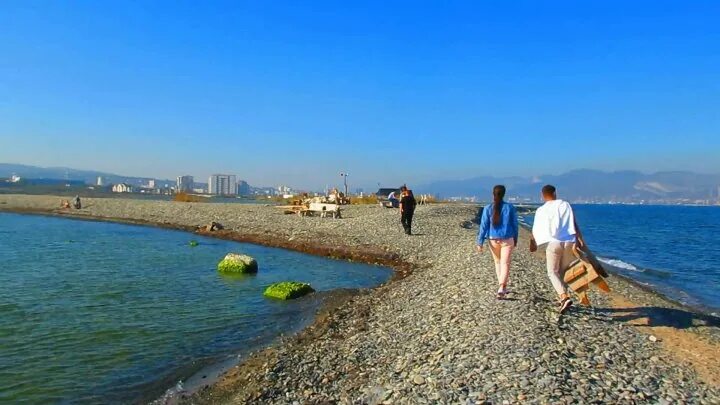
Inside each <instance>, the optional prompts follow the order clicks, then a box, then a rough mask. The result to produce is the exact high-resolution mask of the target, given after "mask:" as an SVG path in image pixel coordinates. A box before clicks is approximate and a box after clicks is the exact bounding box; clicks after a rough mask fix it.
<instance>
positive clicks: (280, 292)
mask: <svg viewBox="0 0 720 405" xmlns="http://www.w3.org/2000/svg"><path fill="white" fill-rule="evenodd" d="M311 292H315V290H313V288H312V287H310V284H307V283H298V282H296V281H283V282H282V283H275V284H272V285H271V286H269V287H268V288H266V289H265V292H264V293H263V295H264V296H266V297H270V298H277V299H280V300H291V299H294V298H300V297H302V296H303V295H307V294H310V293H311Z"/></svg>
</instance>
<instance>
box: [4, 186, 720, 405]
mask: <svg viewBox="0 0 720 405" xmlns="http://www.w3.org/2000/svg"><path fill="white" fill-rule="evenodd" d="M59 201H60V198H59V197H48V196H16V195H0V210H26V211H29V212H55V211H54V210H55V208H56V207H57V206H58V205H59ZM83 202H84V204H85V205H86V208H83V209H82V210H79V211H72V213H73V214H75V215H81V216H88V217H97V218H107V219H113V220H140V221H143V222H149V223H155V224H165V225H173V226H174V225H179V226H181V227H190V226H193V227H194V226H200V225H206V224H208V223H210V222H211V221H216V222H220V223H222V224H223V225H224V226H225V227H226V228H228V229H230V230H231V231H232V232H233V233H234V234H236V235H244V236H245V237H246V238H249V239H252V238H256V239H258V240H262V241H264V243H267V244H274V245H276V246H290V244H292V243H301V244H303V246H320V247H324V248H327V249H331V248H333V247H341V248H343V249H345V250H346V251H347V250H349V251H352V250H357V251H363V252H375V253H376V254H377V257H382V255H383V254H385V256H384V257H386V258H392V259H393V260H395V261H396V262H397V263H398V266H400V263H403V264H404V265H405V266H408V267H410V268H412V270H413V271H412V273H411V274H409V275H408V276H407V277H404V278H402V279H399V280H397V281H394V282H391V283H389V284H386V285H384V286H381V287H379V288H376V289H373V290H371V291H369V292H366V293H363V294H358V295H355V296H353V297H352V298H350V299H349V300H347V301H346V302H344V303H343V304H342V305H339V306H338V307H337V308H334V309H333V310H331V311H329V312H328V313H327V314H324V315H323V316H322V317H321V319H319V320H318V322H316V324H315V325H314V326H312V327H310V328H308V329H307V330H306V331H304V332H302V333H300V335H298V336H296V337H293V338H287V339H284V340H283V341H281V342H280V343H278V344H276V345H275V346H273V347H272V348H269V349H267V350H264V351H262V352H259V353H255V354H254V355H252V356H250V358H249V359H247V360H246V361H245V362H244V363H243V364H241V365H239V366H238V367H236V368H234V369H233V370H231V371H230V372H229V373H228V374H227V375H226V376H225V377H224V378H222V379H221V380H220V381H218V382H217V383H216V384H215V385H214V386H212V387H208V388H207V389H205V390H203V391H201V392H200V393H198V394H196V395H195V396H192V397H190V398H187V399H186V401H187V402H190V403H282V404H286V403H289V404H293V403H298V404H305V403H368V404H379V403H388V404H389V403H408V404H423V403H482V402H486V401H488V402H492V403H498V404H503V403H573V402H574V403H618V402H620V403H638V402H640V403H646V402H650V403H670V402H683V403H686V402H689V403H703V404H716V403H720V373H719V372H718V370H720V364H719V363H720V360H719V357H720V356H718V353H720V351H719V350H718V347H720V320H718V318H716V317H712V316H708V315H704V314H698V313H693V312H692V311H689V310H687V309H685V308H682V307H679V306H677V305H675V304H673V303H670V302H668V301H666V300H664V299H662V298H660V297H658V296H657V295H655V294H653V293H651V292H648V291H644V290H642V289H640V288H638V287H636V286H635V285H634V284H632V283H629V282H627V281H625V280H622V279H620V278H618V277H612V278H610V279H609V283H610V286H611V288H612V289H613V294H611V295H600V294H597V293H592V294H591V296H590V298H591V301H592V302H593V304H594V305H595V307H594V309H592V310H591V309H586V308H578V307H574V308H573V309H571V311H570V312H569V313H568V314H567V315H565V316H563V317H562V318H560V317H559V316H558V315H557V311H556V308H555V297H554V293H553V290H552V287H551V286H550V283H549V281H548V279H547V276H546V272H545V268H544V263H543V262H542V261H541V260H540V259H539V258H537V257H535V256H534V255H531V254H530V253H529V252H527V249H526V246H527V239H526V238H527V235H526V234H525V233H523V234H522V235H521V241H520V244H519V245H520V248H519V249H518V250H516V252H515V254H514V257H513V263H512V268H511V275H510V286H509V288H510V289H511V291H512V294H511V295H510V297H511V298H510V299H509V300H504V301H498V300H496V299H495V291H496V281H495V273H494V268H493V264H492V259H491V257H490V254H489V253H488V252H486V253H485V254H482V255H481V254H478V253H476V252H475V250H474V241H475V236H476V232H477V229H476V227H473V228H472V229H467V228H466V227H463V226H461V224H462V223H463V222H465V221H468V220H470V219H472V218H473V217H474V216H475V215H476V214H477V209H478V208H477V207H476V206H471V205H456V204H447V205H445V204H437V205H426V206H419V207H418V209H417V211H416V214H415V225H414V229H413V231H414V232H415V233H416V234H415V235H413V236H405V235H404V234H403V233H402V227H401V225H400V221H399V215H398V213H397V211H396V210H391V209H383V208H379V207H377V206H349V207H347V208H346V209H345V211H344V212H343V219H324V218H300V217H298V216H295V215H283V214H282V212H281V211H280V210H279V209H277V208H274V207H268V206H262V205H244V204H201V203H174V202H161V201H138V200H131V199H85V200H84V201H83ZM598 248H599V247H598ZM328 251H330V250H328ZM388 260H390V259H388Z"/></svg>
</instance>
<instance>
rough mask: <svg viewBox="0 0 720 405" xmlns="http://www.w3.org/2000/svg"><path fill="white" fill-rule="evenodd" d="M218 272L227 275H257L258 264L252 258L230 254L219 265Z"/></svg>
mask: <svg viewBox="0 0 720 405" xmlns="http://www.w3.org/2000/svg"><path fill="white" fill-rule="evenodd" d="M218 271H219V272H220V273H225V274H245V273H257V271H258V263H257V260H255V259H253V258H252V257H250V256H247V255H240V254H237V253H228V254H227V255H226V256H225V258H224V259H222V260H221V261H220V263H218Z"/></svg>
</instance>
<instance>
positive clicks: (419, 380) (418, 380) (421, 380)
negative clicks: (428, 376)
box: [413, 375, 425, 385]
mask: <svg viewBox="0 0 720 405" xmlns="http://www.w3.org/2000/svg"><path fill="white" fill-rule="evenodd" d="M413 382H414V383H415V385H423V384H425V379H424V378H423V377H422V376H419V375H416V376H415V378H413Z"/></svg>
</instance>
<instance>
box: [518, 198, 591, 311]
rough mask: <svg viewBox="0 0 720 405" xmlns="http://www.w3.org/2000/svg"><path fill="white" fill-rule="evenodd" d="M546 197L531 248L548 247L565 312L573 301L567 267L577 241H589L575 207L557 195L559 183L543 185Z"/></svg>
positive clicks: (549, 270)
mask: <svg viewBox="0 0 720 405" xmlns="http://www.w3.org/2000/svg"><path fill="white" fill-rule="evenodd" d="M542 198H543V200H544V201H545V204H543V206H541V207H540V208H538V209H537V211H535V220H534V221H533V228H532V235H531V236H530V251H531V252H535V251H536V250H537V249H538V247H540V248H541V249H545V255H546V261H547V273H548V277H549V278H550V283H552V286H553V288H554V289H555V291H556V292H557V294H558V296H559V297H560V304H559V306H560V313H561V314H563V313H565V311H567V309H568V308H570V306H571V305H572V301H571V300H570V296H569V295H568V286H567V284H565V281H564V275H565V270H567V267H568V266H569V265H570V263H572V262H573V261H574V260H575V254H574V248H575V244H576V243H577V244H578V245H579V246H580V247H583V246H585V242H584V240H583V238H582V234H581V233H580V228H579V227H578V225H577V222H576V221H575V215H574V213H573V209H572V207H571V206H570V204H569V203H568V202H567V201H563V200H560V199H558V198H557V194H556V193H555V187H553V186H551V185H549V184H548V185H546V186H545V187H543V188H542Z"/></svg>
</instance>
